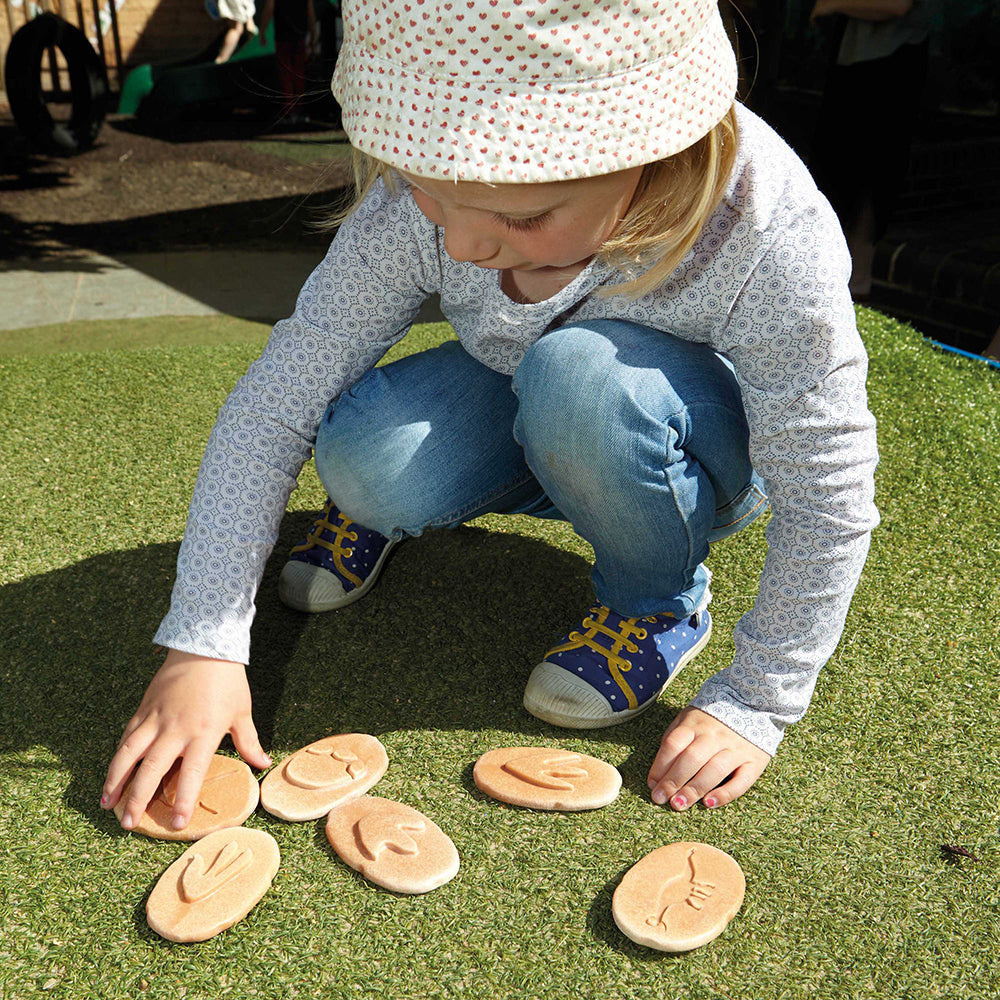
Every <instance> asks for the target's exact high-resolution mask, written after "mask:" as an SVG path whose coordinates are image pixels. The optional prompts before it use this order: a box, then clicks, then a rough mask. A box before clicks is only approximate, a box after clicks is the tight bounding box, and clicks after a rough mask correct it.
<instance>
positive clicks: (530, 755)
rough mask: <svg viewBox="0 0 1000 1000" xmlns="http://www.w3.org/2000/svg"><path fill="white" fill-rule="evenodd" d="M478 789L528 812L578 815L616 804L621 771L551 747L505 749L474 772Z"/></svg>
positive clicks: (488, 757)
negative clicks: (547, 810)
mask: <svg viewBox="0 0 1000 1000" xmlns="http://www.w3.org/2000/svg"><path fill="white" fill-rule="evenodd" d="M472 777H473V780H474V781H475V782H476V787H477V788H478V789H479V790H480V791H481V792H483V793H485V794H486V795H489V796H490V797H491V798H494V799H499V800H500V801H501V802H507V803H509V804H510V805H515V806H525V807H527V808H528V809H554V810H561V811H563V812H577V811H579V810H581V809H599V808H600V807H601V806H606V805H607V804H608V803H609V802H614V800H615V799H616V798H618V792H619V791H620V790H621V787H622V777H621V775H620V774H619V773H618V769H617V768H614V767H612V766H611V765H610V764H607V763H605V762H604V761H603V760H598V759H597V758H596V757H590V756H588V755H587V754H584V753H574V752H572V751H567V750H553V749H552V748H550V747H502V748H500V749H498V750H490V751H489V752H488V753H484V754H483V755H482V757H480V758H479V760H477V761H476V765H475V767H474V768H473V769H472Z"/></svg>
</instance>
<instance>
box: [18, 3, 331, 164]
mask: <svg viewBox="0 0 1000 1000" xmlns="http://www.w3.org/2000/svg"><path fill="white" fill-rule="evenodd" d="M41 2H42V3H45V4H46V6H48V7H49V9H48V10H45V11H41V12H38V13H36V12H37V11H39V10H40V8H38V7H37V6H36V5H34V4H33V5H32V13H31V14H30V15H29V14H27V9H28V8H27V5H25V4H21V5H18V6H19V7H20V8H21V9H23V10H25V12H26V15H27V16H28V17H29V19H28V20H26V22H25V23H24V24H23V25H22V26H21V27H20V28H18V29H17V30H16V31H14V23H13V15H12V13H11V10H12V8H11V3H10V0H8V2H7V17H8V22H9V24H10V26H11V30H12V31H13V35H12V37H11V41H10V45H9V47H8V49H7V57H6V60H5V65H4V82H5V86H6V90H7V96H8V100H9V102H10V107H11V112H12V114H13V116H14V120H15V121H16V122H17V125H18V127H19V128H20V130H21V132H22V133H23V134H24V135H25V136H26V137H27V138H28V139H29V140H30V141H31V142H32V144H33V145H35V146H36V147H38V148H39V149H42V150H43V151H45V152H47V153H52V154H55V155H64V156H68V155H72V154H74V153H78V152H81V151H82V150H85V149H88V148H89V147H90V146H92V145H93V143H94V140H95V139H96V138H97V135H98V133H99V132H100V129H101V126H102V124H103V122H104V119H105V117H106V115H107V114H108V113H110V112H112V111H113V110H115V107H114V98H113V95H112V90H111V87H110V84H109V81H108V68H109V67H112V68H113V69H114V70H115V74H116V76H117V82H118V89H119V91H120V93H119V95H118V104H117V113H118V114H120V115H135V116H137V117H138V118H141V119H143V120H144V121H146V122H149V123H150V124H154V125H165V124H169V123H171V122H173V121H175V120H176V119H177V118H179V117H181V116H182V115H192V114H199V113H209V112H213V113H214V112H217V111H218V110H220V109H225V108H233V107H237V106H239V107H255V108H256V109H257V110H258V111H260V112H263V113H267V114H273V113H274V112H275V109H276V106H277V105H278V94H279V88H278V82H277V74H276V67H275V43H274V25H273V23H272V24H269V25H268V26H267V28H266V29H265V30H264V31H261V32H259V33H258V34H256V35H253V36H249V37H248V36H247V35H244V39H245V40H244V41H243V43H242V44H241V45H240V47H239V48H238V49H237V50H236V52H235V53H234V54H233V55H232V56H231V57H230V59H229V60H228V61H227V62H225V63H221V64H217V63H216V62H215V58H216V56H217V55H218V53H219V49H220V46H221V43H222V36H221V34H220V35H219V37H218V38H216V40H215V41H214V42H212V43H211V44H210V45H208V46H207V47H206V48H205V49H203V50H202V51H201V52H198V53H196V54H195V55H193V56H191V57H189V58H187V59H183V60H180V61H175V62H169V63H159V64H157V63H145V64H142V65H140V66H136V67H134V68H133V69H132V70H131V71H130V72H128V74H127V75H125V78H124V80H122V76H123V69H122V51H121V42H120V39H119V35H118V22H117V14H116V4H115V2H113V0H112V2H110V3H108V4H106V5H105V8H103V14H104V15H106V17H105V18H104V21H101V19H100V18H99V17H98V6H97V0H93V6H94V19H95V20H94V22H93V23H92V22H91V21H89V20H85V12H84V6H83V4H82V3H80V2H77V3H76V4H75V9H76V14H77V17H78V20H79V26H78V27H77V26H75V25H73V24H71V23H70V22H69V21H68V20H67V19H66V18H64V17H62V16H60V14H58V13H56V12H55V10H56V9H58V10H59V11H60V12H62V11H63V10H64V6H63V0H41ZM315 2H316V16H317V19H318V20H319V22H320V25H321V27H322V41H323V44H322V53H321V60H322V63H323V68H322V70H321V74H322V75H323V76H324V77H325V80H326V81H328V80H329V78H330V74H331V73H332V69H333V62H334V61H335V59H336V50H337V48H338V42H339V39H340V27H339V19H340V10H339V0H315ZM57 5H58V6H57ZM261 6H263V5H262V4H261ZM65 10H66V11H67V12H68V11H69V10H70V4H69V3H68V2H67V3H66V4H65ZM87 17H89V15H87ZM105 21H106V22H107V23H106V24H105V23H104V22H105ZM95 24H98V25H99V27H97V28H96V29H95ZM108 31H110V35H111V38H110V39H109V41H108V43H107V44H106V43H105V38H104V35H105V33H106V32H108ZM88 34H90V35H91V36H92V37H95V38H96V41H97V46H96V48H95V45H94V44H92V43H91V40H90V39H88ZM112 41H113V48H112V45H111V42H112ZM323 90H324V91H325V90H326V88H325V87H324V88H323ZM326 93H327V96H326V100H327V101H329V102H330V104H331V105H332V98H331V97H329V95H328V91H327V92H326Z"/></svg>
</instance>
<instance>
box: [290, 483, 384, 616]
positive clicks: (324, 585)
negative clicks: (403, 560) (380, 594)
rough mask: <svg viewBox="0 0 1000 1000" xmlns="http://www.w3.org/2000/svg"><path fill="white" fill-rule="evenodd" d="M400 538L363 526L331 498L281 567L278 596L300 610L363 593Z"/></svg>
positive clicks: (326, 607) (324, 607)
mask: <svg viewBox="0 0 1000 1000" xmlns="http://www.w3.org/2000/svg"><path fill="white" fill-rule="evenodd" d="M396 544H397V541H396V540H394V539H391V538H386V537H385V535H380V534H379V533H378V532H377V531H371V530H370V529H368V528H363V527H362V526H361V525H360V524H358V523H357V522H356V521H352V520H351V519H350V518H349V517H348V516H347V515H346V514H342V513H341V512H340V511H339V510H337V508H336V507H335V506H334V505H333V501H332V500H327V502H326V506H325V507H324V508H323V514H322V516H321V517H318V518H317V519H316V520H315V521H314V522H313V526H312V528H311V529H310V531H309V534H308V535H306V539H305V541H304V542H302V544H301V545H296V546H295V547H294V548H293V549H292V551H291V553H290V555H289V558H288V562H287V563H285V565H284V568H283V569H282V570H281V576H280V578H279V579H278V597H280V598H281V600H282V602H283V603H285V604H287V605H288V606H289V607H290V608H295V610H296V611H311V612H317V611H332V610H333V609H334V608H342V607H344V606H345V605H347V604H352V603H353V602H354V601H356V600H358V599H359V598H361V597H364V596H365V594H367V593H368V591H369V590H371V588H372V587H373V586H374V585H375V581H376V580H377V579H378V575H379V573H380V572H381V571H382V565H383V563H384V562H385V560H386V557H387V556H388V555H389V552H390V551H391V550H392V549H393V547H394V546H395V545H396Z"/></svg>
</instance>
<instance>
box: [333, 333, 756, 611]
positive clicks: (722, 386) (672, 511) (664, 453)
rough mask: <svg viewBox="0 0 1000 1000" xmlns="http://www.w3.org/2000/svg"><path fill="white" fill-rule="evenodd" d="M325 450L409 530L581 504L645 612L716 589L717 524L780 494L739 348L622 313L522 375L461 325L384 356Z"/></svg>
mask: <svg viewBox="0 0 1000 1000" xmlns="http://www.w3.org/2000/svg"><path fill="white" fill-rule="evenodd" d="M512 390H513V391H512ZM316 467H317V470H318V472H319V475H320V478H321V479H322V481H323V484H324V485H325V486H326V489H327V492H328V493H329V494H330V496H331V498H332V499H333V500H334V502H335V503H336V505H337V506H338V507H339V508H340V509H341V510H342V511H344V513H345V514H347V515H348V516H349V517H351V518H353V519H354V520H355V521H357V522H358V523H359V524H362V525H364V526H365V527H367V528H374V529H375V530H376V531H379V532H381V533H382V534H383V535H387V536H392V537H396V538H400V537H403V536H406V535H419V534H420V533H421V532H422V531H423V530H424V529H425V528H437V527H453V526H455V525H458V524H461V523H463V522H465V521H468V520H470V519H471V518H474V517H476V516H478V515H480V514H486V513H500V514H530V515H532V516H534V517H545V518H561V519H564V520H567V521H570V522H571V523H572V525H573V528H574V529H575V530H576V531H577V532H578V534H580V535H581V536H582V537H583V538H585V539H586V540H587V541H588V542H590V544H591V545H592V546H593V548H594V554H595V562H594V568H593V572H592V574H591V579H592V582H593V586H594V591H595V593H596V595H597V599H598V600H599V601H600V602H601V603H602V604H606V605H608V606H609V607H610V608H612V609H613V610H615V611H617V612H618V613H619V614H622V615H625V616H630V617H631V616H639V615H648V614H656V613H660V612H665V611H669V612H671V613H673V614H674V615H676V616H678V617H681V616H684V615H687V614H691V613H693V612H694V611H695V610H697V609H698V608H699V607H701V606H703V605H704V603H705V599H706V591H707V587H708V579H709V574H708V571H707V570H706V569H705V567H704V566H703V565H702V562H703V560H704V559H705V557H706V556H707V555H708V546H709V542H710V541H714V540H716V539H718V538H722V537H725V536H726V535H729V534H732V533H733V532H735V531H738V530H739V529H740V528H742V527H744V526H745V525H747V524H749V523H750V522H751V521H753V520H754V519H755V518H756V517H757V516H758V515H759V514H761V513H762V512H763V511H764V509H765V508H766V506H767V499H766V497H765V496H764V493H763V490H762V489H761V485H760V481H759V480H758V478H757V476H756V475H755V473H754V471H753V468H752V466H751V464H750V457H749V453H748V430H747V423H746V417H745V415H744V411H743V404H742V400H741V397H740V392H739V388H738V387H737V384H736V379H735V378H734V376H733V373H732V370H731V368H730V366H729V365H728V364H727V362H725V361H724V360H722V358H720V357H719V356H718V355H717V354H715V352H713V351H712V350H711V349H710V348H708V347H706V346H704V345H701V344H692V343H688V342H687V341H683V340H679V339H677V338H676V337H672V336H670V335H669V334H665V333H662V332H659V331H656V330H650V329H647V328H646V327H641V326H638V325H636V324H633V323H625V322H620V321H612V320H593V321H588V322H586V323H581V324H578V325H574V326H571V327H564V328H561V329H558V330H554V331H552V332H550V333H548V334H546V335H545V336H543V337H542V338H541V339H539V340H538V341H537V342H536V343H535V344H534V345H533V346H532V347H531V348H529V350H528V351H527V353H526V354H525V356H524V360H523V361H522V362H521V364H520V366H519V367H518V369H517V371H516V373H515V374H514V377H513V379H511V378H510V376H506V375H502V374H500V373H498V372H495V371H493V370H492V369H490V368H487V367H486V366H485V365H483V364H482V363H480V362H479V361H476V360H475V359H474V358H473V357H471V356H470V355H469V354H467V353H466V352H465V350H464V349H463V348H462V347H461V346H460V345H459V344H458V343H457V342H454V341H450V342H448V343H445V344H443V345H441V346H440V347H436V348H434V349H432V350H429V351H424V352H422V353H420V354H415V355H411V356H410V357H407V358H403V359H402V360H400V361H396V362H394V363H392V364H389V365H385V366H383V367H381V368H376V369H373V370H372V371H371V372H369V373H368V374H367V375H366V376H365V377H364V378H362V379H361V380H359V382H358V383H357V384H356V385H354V386H353V387H352V388H351V389H350V390H348V391H347V392H344V393H342V394H341V395H340V396H339V397H338V398H337V399H336V400H335V401H334V402H333V403H332V404H331V405H330V408H329V409H328V410H327V413H326V415H325V417H324V419H323V423H322V425H321V427H320V431H319V434H318V437H317V440H316Z"/></svg>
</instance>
